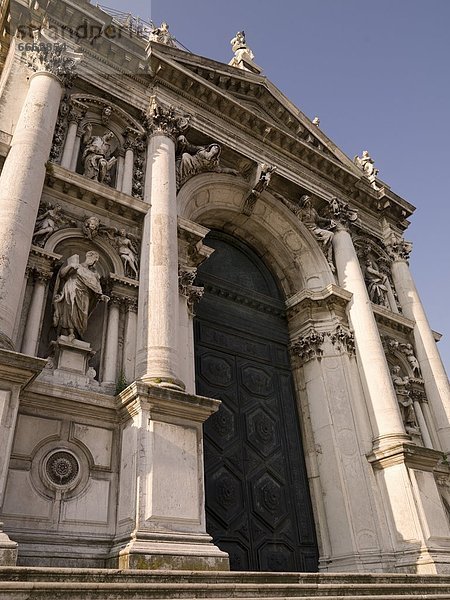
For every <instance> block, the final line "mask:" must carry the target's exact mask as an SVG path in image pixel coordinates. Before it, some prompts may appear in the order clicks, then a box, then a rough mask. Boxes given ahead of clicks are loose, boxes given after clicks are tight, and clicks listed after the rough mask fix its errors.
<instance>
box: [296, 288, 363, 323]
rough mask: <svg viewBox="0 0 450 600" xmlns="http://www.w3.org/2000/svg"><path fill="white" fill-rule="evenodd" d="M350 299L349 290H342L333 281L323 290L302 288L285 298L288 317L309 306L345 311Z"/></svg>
mask: <svg viewBox="0 0 450 600" xmlns="http://www.w3.org/2000/svg"><path fill="white" fill-rule="evenodd" d="M351 299H352V294H351V292H348V291H347V290H344V288H341V287H339V286H337V285H335V284H334V283H332V284H330V285H328V286H327V287H326V288H324V289H323V290H319V291H316V290H302V291H301V292H297V293H296V294H294V295H293V296H291V297H290V298H288V299H287V300H286V308H287V312H288V318H289V319H291V318H292V317H293V316H294V315H296V314H298V313H300V312H302V311H304V310H308V309H309V308H311V307H318V308H326V309H330V310H336V308H340V309H343V310H344V311H345V309H346V307H347V304H348V303H349V302H350V300H351Z"/></svg>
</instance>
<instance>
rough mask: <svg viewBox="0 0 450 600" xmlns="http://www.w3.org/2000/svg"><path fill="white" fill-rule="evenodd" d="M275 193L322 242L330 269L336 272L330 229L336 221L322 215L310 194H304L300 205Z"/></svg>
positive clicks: (332, 235) (332, 234)
mask: <svg viewBox="0 0 450 600" xmlns="http://www.w3.org/2000/svg"><path fill="white" fill-rule="evenodd" d="M273 195H274V196H275V197H276V198H278V199H279V200H281V201H282V202H283V204H284V205H285V206H287V207H288V208H289V210H291V211H292V212H293V213H294V214H295V216H296V217H298V218H299V219H300V220H301V221H302V223H304V224H305V226H306V227H307V229H309V231H311V233H312V234H313V236H314V237H315V238H316V240H317V241H318V242H320V243H321V244H322V246H323V249H324V252H325V256H326V257H327V261H328V264H329V265H330V269H331V271H332V272H333V273H334V272H335V270H336V268H335V266H334V264H333V245H332V241H333V237H334V233H333V232H332V231H330V230H331V229H334V228H335V227H336V223H335V222H334V221H333V220H332V219H326V218H324V217H321V216H320V215H319V213H318V212H317V210H316V209H315V208H314V207H313V205H312V202H311V198H310V197H309V196H308V195H304V196H302V197H301V198H300V201H299V203H298V205H297V204H294V203H293V202H291V201H290V200H287V199H286V198H285V197H284V196H281V195H280V194H277V193H274V194H273Z"/></svg>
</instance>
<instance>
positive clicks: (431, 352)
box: [390, 241, 450, 452]
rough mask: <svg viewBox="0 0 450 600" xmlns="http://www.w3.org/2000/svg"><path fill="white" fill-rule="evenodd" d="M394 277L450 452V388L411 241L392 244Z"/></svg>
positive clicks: (439, 429)
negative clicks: (412, 262) (415, 272)
mask: <svg viewBox="0 0 450 600" xmlns="http://www.w3.org/2000/svg"><path fill="white" fill-rule="evenodd" d="M390 251H391V255H392V256H393V263H392V278H393V280H394V285H395V289H396V290H397V295H398V298H399V301H400V304H401V306H402V309H403V314H404V316H405V317H408V319H411V320H412V321H414V341H415V349H416V353H417V359H418V361H419V364H420V369H421V372H422V377H423V380H424V383H425V390H426V393H427V398H428V402H429V404H430V408H431V411H432V413H433V415H434V420H435V423H436V430H437V434H438V437H439V441H440V444H441V447H442V450H444V451H445V452H450V389H449V384H448V378H447V374H446V372H445V368H444V365H443V363H442V360H441V357H440V355H439V351H438V349H437V345H436V341H435V339H434V335H433V332H432V330H431V327H430V325H429V323H428V319H427V316H426V314H425V310H424V308H423V305H422V302H421V300H420V297H419V294H418V293H417V289H416V286H415V284H414V280H413V277H412V275H411V271H410V270H409V266H408V262H407V260H408V256H409V252H410V251H411V244H409V243H407V242H404V241H401V242H400V243H399V244H395V245H392V246H390Z"/></svg>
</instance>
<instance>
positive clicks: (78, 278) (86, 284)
mask: <svg viewBox="0 0 450 600" xmlns="http://www.w3.org/2000/svg"><path fill="white" fill-rule="evenodd" d="M98 259H99V254H98V252H95V251H93V250H89V251H88V252H86V258H85V261H84V262H83V263H81V264H80V262H79V257H78V255H77V254H74V255H73V256H70V257H69V258H68V259H67V265H66V266H65V267H62V268H61V270H60V271H59V275H58V281H57V285H56V288H55V291H56V294H55V296H54V299H53V308H54V313H53V326H54V327H55V328H56V331H57V333H58V335H61V334H63V335H67V336H68V337H69V339H71V340H74V339H75V338H77V339H82V335H83V334H84V332H85V331H86V329H87V324H88V318H89V315H90V314H91V313H92V311H93V310H94V308H95V307H96V305H97V303H98V301H99V300H100V301H102V302H108V301H109V298H108V296H105V295H104V294H103V291H102V288H101V285H100V275H99V273H98V271H97V269H96V268H95V265H96V263H97V262H98Z"/></svg>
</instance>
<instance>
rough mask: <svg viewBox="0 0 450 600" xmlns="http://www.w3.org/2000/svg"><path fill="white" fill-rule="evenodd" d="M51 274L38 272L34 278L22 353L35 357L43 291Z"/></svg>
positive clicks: (42, 309)
mask: <svg viewBox="0 0 450 600" xmlns="http://www.w3.org/2000/svg"><path fill="white" fill-rule="evenodd" d="M51 277H52V274H51V273H49V272H46V271H42V272H38V273H36V276H35V282H34V288H33V294H32V296H31V304H30V308H29V310H28V317H27V322H26V326H25V333H24V336H23V341H22V352H23V353H24V354H28V355H30V356H36V351H37V344H38V341H39V333H40V330H41V322H42V313H43V311H44V305H45V291H46V289H47V283H48V282H49V280H50V279H51Z"/></svg>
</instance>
